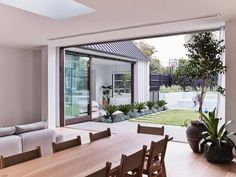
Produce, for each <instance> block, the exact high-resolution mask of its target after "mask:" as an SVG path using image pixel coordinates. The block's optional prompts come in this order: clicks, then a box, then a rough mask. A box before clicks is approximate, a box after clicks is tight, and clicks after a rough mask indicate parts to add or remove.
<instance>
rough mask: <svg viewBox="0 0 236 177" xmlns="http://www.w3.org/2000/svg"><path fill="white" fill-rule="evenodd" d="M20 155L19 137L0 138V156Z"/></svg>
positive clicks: (20, 143) (20, 144) (20, 142)
mask: <svg viewBox="0 0 236 177" xmlns="http://www.w3.org/2000/svg"><path fill="white" fill-rule="evenodd" d="M19 153H22V141H21V137H19V136H16V135H11V136H4V137H0V156H1V155H2V156H3V157H7V156H12V155H16V154H19Z"/></svg>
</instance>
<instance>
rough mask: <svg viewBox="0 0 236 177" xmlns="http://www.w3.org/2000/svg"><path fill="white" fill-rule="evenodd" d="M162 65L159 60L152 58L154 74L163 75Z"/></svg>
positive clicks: (151, 67)
mask: <svg viewBox="0 0 236 177" xmlns="http://www.w3.org/2000/svg"><path fill="white" fill-rule="evenodd" d="M161 68H162V67H161V63H160V60H159V59H158V58H156V57H155V58H154V57H153V58H152V59H151V61H150V71H151V73H153V74H160V73H161Z"/></svg>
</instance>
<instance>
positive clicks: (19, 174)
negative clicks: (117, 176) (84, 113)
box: [0, 133, 164, 177]
mask: <svg viewBox="0 0 236 177" xmlns="http://www.w3.org/2000/svg"><path fill="white" fill-rule="evenodd" d="M163 138H164V137H163V136H158V135H147V134H140V133H125V134H116V135H112V136H110V137H107V138H103V139H100V140H97V141H94V142H91V143H87V144H83V145H81V146H78V147H74V148H70V149H67V150H64V151H61V152H58V153H55V154H51V155H49V156H46V157H41V158H38V159H35V160H31V161H28V162H24V163H21V164H18V165H15V166H11V167H8V168H5V169H1V170H0V177H84V176H87V175H89V174H91V173H93V172H95V171H97V170H99V169H101V168H103V167H105V163H106V162H107V161H108V162H111V163H112V168H117V167H118V166H119V164H120V159H121V155H122V154H126V155H130V154H132V153H134V152H136V151H138V150H140V149H142V146H143V145H146V146H148V147H150V144H151V141H155V142H157V141H160V140H162V139H163Z"/></svg>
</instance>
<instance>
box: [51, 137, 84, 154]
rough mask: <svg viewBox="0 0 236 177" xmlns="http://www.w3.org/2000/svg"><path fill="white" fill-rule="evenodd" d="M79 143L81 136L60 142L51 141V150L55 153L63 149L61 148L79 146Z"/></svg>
mask: <svg viewBox="0 0 236 177" xmlns="http://www.w3.org/2000/svg"><path fill="white" fill-rule="evenodd" d="M81 144H82V142H81V137H80V136H77V138H75V139H72V140H69V141H64V142H61V143H55V142H53V143H52V149H53V152H54V153H56V152H59V151H63V150H66V149H69V148H72V147H75V146H79V145H81Z"/></svg>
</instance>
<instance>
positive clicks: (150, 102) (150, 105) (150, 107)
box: [145, 101, 156, 110]
mask: <svg viewBox="0 0 236 177" xmlns="http://www.w3.org/2000/svg"><path fill="white" fill-rule="evenodd" d="M145 104H146V106H147V107H148V109H150V110H152V108H153V107H154V106H155V104H156V103H155V102H154V101H147V102H146V103H145Z"/></svg>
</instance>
